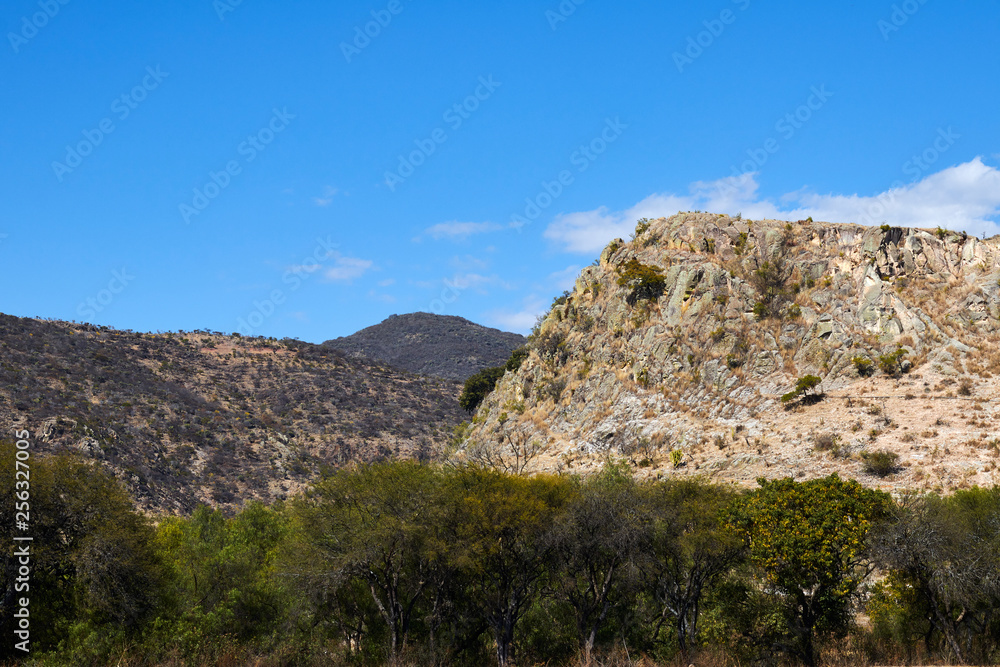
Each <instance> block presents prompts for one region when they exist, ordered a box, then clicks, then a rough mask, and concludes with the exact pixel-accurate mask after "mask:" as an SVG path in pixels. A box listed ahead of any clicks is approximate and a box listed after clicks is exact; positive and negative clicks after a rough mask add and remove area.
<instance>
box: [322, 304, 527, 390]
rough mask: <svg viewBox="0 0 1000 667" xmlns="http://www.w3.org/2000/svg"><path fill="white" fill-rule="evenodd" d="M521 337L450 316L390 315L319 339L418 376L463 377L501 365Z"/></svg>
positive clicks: (350, 352)
mask: <svg viewBox="0 0 1000 667" xmlns="http://www.w3.org/2000/svg"><path fill="white" fill-rule="evenodd" d="M525 342H526V341H525V338H524V336H521V335H520V334H516V333H510V332H507V331H500V330H499V329H491V328H489V327H484V326H482V325H480V324H476V323H475V322H470V321H469V320H467V319H465V318H462V317H455V316H453V315H433V314H431V313H409V314H406V315H392V316H390V317H389V318H388V319H386V320H383V321H382V322H380V323H379V324H376V325H374V326H371V327H368V328H366V329H362V330H361V331H358V332H357V333H354V334H351V335H350V336H344V337H341V338H335V339H333V340H328V341H326V342H325V343H323V345H324V346H326V347H331V348H333V349H335V350H341V351H343V352H347V353H348V354H351V355H355V356H364V357H368V358H369V359H375V360H377V361H384V362H386V363H388V364H392V365H393V366H395V367H396V368H402V369H404V370H408V371H410V372H411V373H420V374H421V375H434V376H437V377H443V378H448V379H449V380H460V381H464V380H465V379H466V378H467V377H469V376H470V375H472V374H474V373H476V372H478V371H480V370H482V369H483V368H488V367H490V366H502V365H503V363H504V362H505V361H507V359H508V358H509V357H510V353H511V352H513V351H514V350H515V349H517V348H519V347H521V346H522V345H524V343H525Z"/></svg>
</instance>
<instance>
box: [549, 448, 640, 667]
mask: <svg viewBox="0 0 1000 667" xmlns="http://www.w3.org/2000/svg"><path fill="white" fill-rule="evenodd" d="M640 501H641V497H640V493H639V488H638V486H637V485H636V483H635V481H634V479H633V477H632V473H631V470H630V469H629V468H628V466H627V465H624V464H620V465H614V464H610V463H609V464H606V465H605V467H604V469H603V470H602V471H601V472H600V473H598V474H597V475H594V476H592V477H589V478H587V479H585V480H583V481H581V482H579V488H578V489H577V490H576V492H575V494H574V495H573V496H572V497H571V499H570V500H569V502H568V503H567V505H566V506H565V508H564V509H563V511H562V512H560V514H559V515H558V518H557V519H556V521H555V525H554V528H553V532H552V537H553V543H554V545H555V563H554V565H555V570H556V581H555V582H554V589H555V591H556V594H557V595H558V596H559V597H560V598H561V599H563V600H565V601H566V602H567V603H568V604H569V605H570V606H571V607H572V608H573V611H574V613H575V619H576V631H577V636H578V638H579V642H580V649H581V650H582V651H583V654H584V662H585V663H586V664H590V657H591V653H592V651H593V649H594V642H595V640H596V638H597V633H598V631H600V630H601V628H602V627H603V626H604V624H605V622H606V621H607V619H608V612H609V611H610V610H611V608H612V606H614V605H619V604H622V603H623V602H624V601H625V599H626V597H627V596H628V595H629V593H630V592H632V593H634V591H635V584H636V578H637V577H636V574H637V568H636V561H637V559H638V556H639V553H640V551H641V548H642V546H643V543H644V538H645V535H646V532H647V528H648V522H647V521H646V518H645V516H644V515H643V512H642V507H641V502H640Z"/></svg>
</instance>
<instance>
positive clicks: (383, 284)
mask: <svg viewBox="0 0 1000 667" xmlns="http://www.w3.org/2000/svg"><path fill="white" fill-rule="evenodd" d="M395 284H396V279H395V278H386V279H385V280H380V281H378V286H379V287H389V286H391V285H395Z"/></svg>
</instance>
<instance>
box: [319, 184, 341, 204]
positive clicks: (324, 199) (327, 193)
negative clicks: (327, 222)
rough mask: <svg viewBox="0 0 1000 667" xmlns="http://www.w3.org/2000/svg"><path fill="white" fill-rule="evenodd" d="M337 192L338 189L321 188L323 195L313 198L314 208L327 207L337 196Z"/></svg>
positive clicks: (329, 186)
mask: <svg viewBox="0 0 1000 667" xmlns="http://www.w3.org/2000/svg"><path fill="white" fill-rule="evenodd" d="M338 192H340V190H339V189H338V188H335V187H333V186H332V185H328V186H326V187H325V188H323V195H322V196H321V197H313V203H314V204H316V206H329V205H330V202H332V201H333V198H334V197H336V196H337V193H338Z"/></svg>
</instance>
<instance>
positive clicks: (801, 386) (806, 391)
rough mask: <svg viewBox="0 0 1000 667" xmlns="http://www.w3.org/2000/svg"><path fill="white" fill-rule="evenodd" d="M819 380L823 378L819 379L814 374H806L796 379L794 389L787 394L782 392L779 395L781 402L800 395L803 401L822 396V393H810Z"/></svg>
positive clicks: (791, 399) (786, 401)
mask: <svg viewBox="0 0 1000 667" xmlns="http://www.w3.org/2000/svg"><path fill="white" fill-rule="evenodd" d="M821 382H823V380H821V379H820V378H819V377H817V376H815V375H806V376H804V377H800V378H799V379H798V381H797V382H796V383H795V389H793V390H792V391H790V392H788V393H787V394H784V395H783V396H782V397H781V402H782V403H788V402H789V401H793V400H795V399H797V398H799V397H802V400H803V402H809V401H810V399H811V398H813V397H816V396H822V394H811V393H810V392H811V391H812V390H813V389H815V388H816V387H818V386H819V384H820V383H821Z"/></svg>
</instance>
